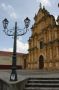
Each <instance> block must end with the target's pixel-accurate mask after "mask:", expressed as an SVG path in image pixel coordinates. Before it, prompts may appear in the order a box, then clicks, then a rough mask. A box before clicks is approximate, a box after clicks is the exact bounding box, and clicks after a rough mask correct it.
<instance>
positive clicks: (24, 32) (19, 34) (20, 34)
mask: <svg viewBox="0 0 59 90" xmlns="http://www.w3.org/2000/svg"><path fill="white" fill-rule="evenodd" d="M25 29H26V30H25ZM20 30H22V31H23V30H25V31H23V32H22V31H20ZM27 31H28V29H27V28H24V29H18V33H17V36H22V35H24V34H26V32H27Z"/></svg>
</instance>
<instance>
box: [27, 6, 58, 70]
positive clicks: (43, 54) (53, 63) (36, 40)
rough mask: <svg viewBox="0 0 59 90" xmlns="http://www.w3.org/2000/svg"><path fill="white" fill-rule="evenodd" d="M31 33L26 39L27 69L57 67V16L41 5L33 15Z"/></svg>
mask: <svg viewBox="0 0 59 90" xmlns="http://www.w3.org/2000/svg"><path fill="white" fill-rule="evenodd" d="M34 21H35V22H34V25H33V26H32V28H31V30H32V35H31V37H30V38H29V40H28V43H29V55H28V60H27V68H28V69H46V70H55V69H59V18H58V19H57V24H56V20H55V17H54V16H53V15H51V14H50V13H49V12H48V11H47V10H46V9H45V7H44V6H43V8H42V7H41V6H40V9H39V11H38V13H37V14H36V15H35V17H34Z"/></svg>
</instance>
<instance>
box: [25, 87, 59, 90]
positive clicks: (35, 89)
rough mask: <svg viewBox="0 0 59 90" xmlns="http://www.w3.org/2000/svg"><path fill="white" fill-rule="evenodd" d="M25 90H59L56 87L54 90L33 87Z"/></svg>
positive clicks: (52, 89) (51, 89)
mask: <svg viewBox="0 0 59 90" xmlns="http://www.w3.org/2000/svg"><path fill="white" fill-rule="evenodd" d="M24 90H59V88H54V87H53V88H51V87H44V88H43V87H41V88H40V87H39V88H37V87H36V88H35V87H32V88H31V87H28V88H25V89H24Z"/></svg>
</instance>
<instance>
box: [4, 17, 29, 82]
mask: <svg viewBox="0 0 59 90" xmlns="http://www.w3.org/2000/svg"><path fill="white" fill-rule="evenodd" d="M8 23H9V21H8V20H7V19H6V18H5V19H4V20H3V27H4V32H5V34H6V35H8V36H14V45H13V55H12V72H11V75H10V81H17V72H16V68H17V67H16V58H17V57H16V40H17V36H22V35H24V34H26V32H27V30H28V27H29V24H30V19H29V18H28V17H27V18H26V19H25V20H24V23H25V27H24V28H23V29H19V28H18V27H17V22H15V27H14V29H8V28H7V26H8Z"/></svg>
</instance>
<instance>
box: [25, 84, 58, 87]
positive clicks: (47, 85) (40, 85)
mask: <svg viewBox="0 0 59 90" xmlns="http://www.w3.org/2000/svg"><path fill="white" fill-rule="evenodd" d="M25 86H26V87H59V84H58V85H54V84H53V85H51V84H39V85H38V84H37V85H33V84H32V85H28V84H27V85H25Z"/></svg>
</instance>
